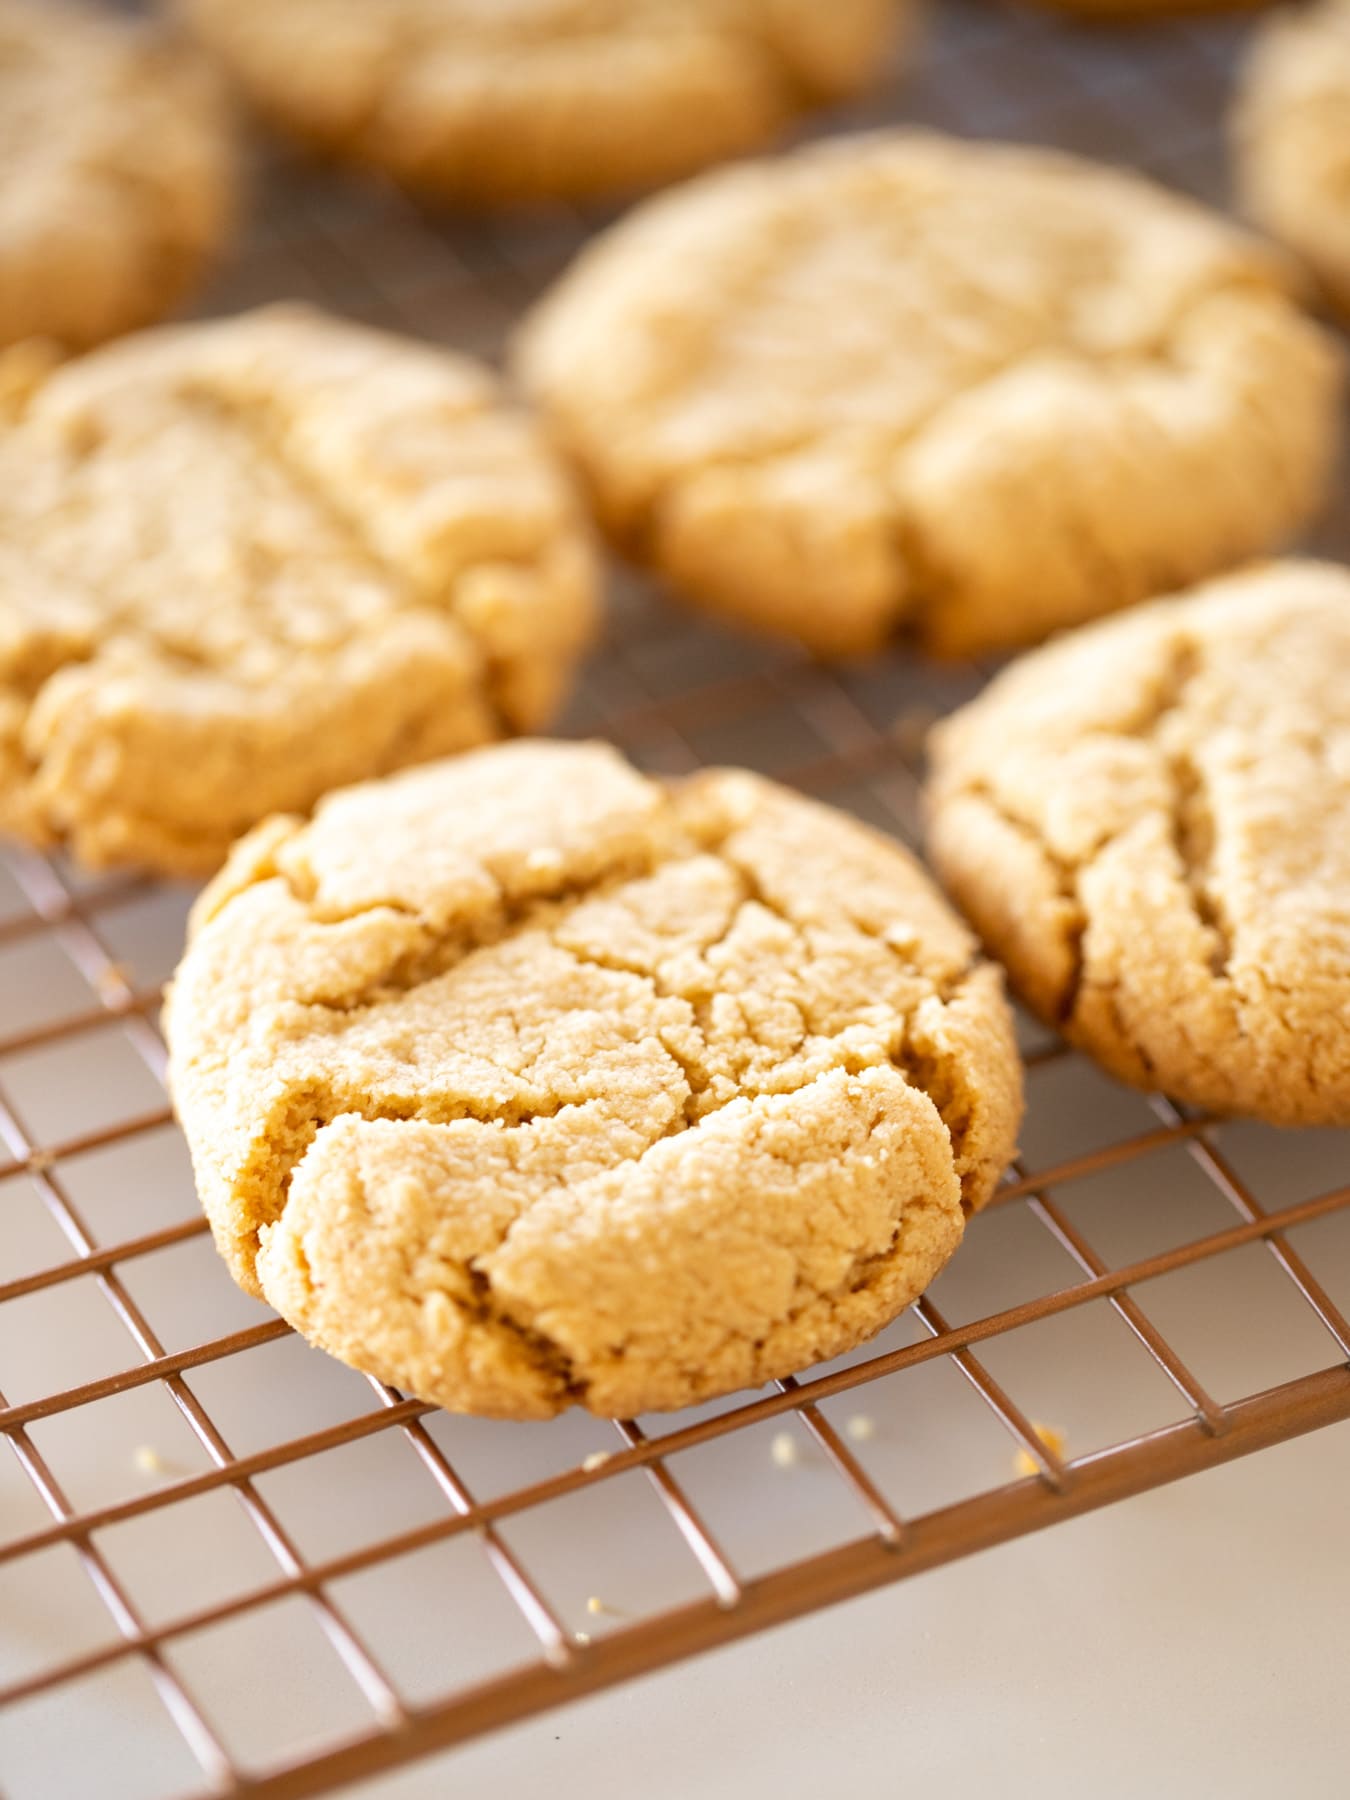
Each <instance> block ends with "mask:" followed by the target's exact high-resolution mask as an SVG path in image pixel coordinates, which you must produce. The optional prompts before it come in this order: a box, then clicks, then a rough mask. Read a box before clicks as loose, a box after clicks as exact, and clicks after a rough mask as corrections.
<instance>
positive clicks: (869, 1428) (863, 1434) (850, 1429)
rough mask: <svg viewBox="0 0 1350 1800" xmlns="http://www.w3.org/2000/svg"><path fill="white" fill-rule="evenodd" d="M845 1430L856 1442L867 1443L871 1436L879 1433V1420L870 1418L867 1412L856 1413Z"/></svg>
mask: <svg viewBox="0 0 1350 1800" xmlns="http://www.w3.org/2000/svg"><path fill="white" fill-rule="evenodd" d="M844 1430H845V1432H846V1433H847V1434H848V1436H849V1437H851V1438H852V1439H853V1441H854V1443H855V1444H865V1443H866V1442H867V1440H868V1439H869V1438H874V1437H875V1436H876V1435H877V1422H876V1420H875V1419H869V1418H868V1416H867V1414H866V1413H854V1415H853V1417H852V1418H851V1419H850V1420H849V1421H848V1423H847V1425H845V1427H844Z"/></svg>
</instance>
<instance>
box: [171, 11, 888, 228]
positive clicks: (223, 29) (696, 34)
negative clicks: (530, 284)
mask: <svg viewBox="0 0 1350 1800" xmlns="http://www.w3.org/2000/svg"><path fill="white" fill-rule="evenodd" d="M177 5H178V10H179V12H180V13H181V15H182V16H183V17H184V18H185V19H186V21H187V22H188V23H189V24H190V25H191V27H192V28H193V29H194V30H195V32H196V33H197V35H198V37H199V38H200V40H201V41H202V42H203V44H205V45H207V46H208V47H209V48H210V49H211V50H212V51H213V52H214V53H215V54H216V55H217V56H218V57H219V58H220V60H221V62H222V63H223V64H224V65H225V67H226V68H227V69H228V70H229V71H230V73H231V74H232V75H233V76H234V78H235V79H236V80H237V81H238V82H239V84H240V86H241V87H242V88H243V90H244V92H245V93H246V94H247V95H248V96H249V98H250V99H251V101H252V102H253V103H254V105H255V106H256V107H257V108H258V109H259V110H260V111H261V112H262V113H263V114H264V116H265V117H267V118H268V119H269V120H270V121H271V122H272V123H273V124H275V125H276V126H278V127H279V128H281V129H282V130H285V131H288V132H290V133H291V134H293V135H294V136H296V137H298V138H300V139H301V140H302V141H304V142H306V143H308V144H310V145H311V146H313V147H315V148H317V149H319V150H321V151H323V152H325V153H326V154H329V155H332V156H336V157H339V158H341V159H342V160H344V161H347V162H351V163H355V164H358V165H361V166H364V167H367V168H372V169H377V170H380V171H382V172H384V173H385V174H387V175H390V176H392V177H393V178H394V179H395V180H396V181H398V182H400V183H401V184H403V185H404V186H405V187H408V188H410V189H412V190H414V191H416V192H418V193H420V194H422V195H424V196H427V197H430V198H432V199H439V200H447V201H451V202H455V203H459V204H467V205H470V206H481V205H492V204H500V203H510V202H520V201H537V200H548V199H573V200H584V199H589V198H594V197H597V196H602V195H609V194H615V193H621V192H625V191H631V190H633V189H635V188H643V187H652V186H655V185H657V184H659V183H661V182H664V181H672V180H675V179H676V178H678V177H679V176H682V175H688V174H690V173H692V172H693V171H694V170H696V169H700V168H703V167H705V166H706V165H707V164H709V163H714V162H717V161H719V160H721V159H722V158H724V157H728V156H734V155H737V154H739V153H740V152H742V151H745V150H749V149H753V148H754V147H755V146H756V145H759V144H762V143H764V142H766V141H767V140H768V139H769V138H771V137H773V136H775V135H776V134H777V133H778V132H779V131H781V130H782V129H783V128H784V127H785V126H786V125H788V124H789V123H790V122H791V121H792V120H793V119H794V118H795V117H796V116H797V115H798V114H799V113H801V112H803V111H806V110H808V109H810V108H812V107H816V106H821V105H825V104H828V103H829V102H831V101H836V100H839V99H842V98H843V97H845V96H846V95H849V94H852V93H854V92H856V91H857V90H858V89H860V88H862V87H863V86H865V85H866V83H867V82H868V81H869V79H870V78H871V77H872V76H873V75H874V74H875V73H876V72H877V71H878V69H879V68H880V66H881V64H882V63H883V61H884V59H885V56H886V52H887V50H888V48H889V46H890V44H891V42H892V39H893V36H894V34H895V28H896V25H897V23H898V21H899V19H900V17H901V16H902V15H903V14H904V13H905V12H907V10H908V6H907V4H902V0H832V3H831V4H830V5H829V6H828V7H821V6H820V5H819V4H818V3H817V0H675V3H674V4H672V0H513V3H512V4H509V5H503V4H502V0H380V3H379V4H378V5H374V6H372V5H370V4H369V0H286V4H284V5H277V4H275V0H177Z"/></svg>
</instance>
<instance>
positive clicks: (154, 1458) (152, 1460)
mask: <svg viewBox="0 0 1350 1800" xmlns="http://www.w3.org/2000/svg"><path fill="white" fill-rule="evenodd" d="M131 1460H132V1462H134V1463H135V1465H136V1468H137V1469H138V1471H139V1472H140V1473H141V1474H142V1475H183V1474H186V1473H187V1471H186V1470H185V1469H184V1468H183V1467H182V1465H181V1464H179V1463H174V1462H170V1461H169V1459H168V1458H167V1457H165V1456H161V1455H160V1453H159V1451H158V1450H156V1449H155V1446H154V1445H153V1444H137V1446H136V1448H135V1449H134V1450H133V1451H132V1453H131Z"/></svg>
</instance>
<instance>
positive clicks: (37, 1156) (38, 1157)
mask: <svg viewBox="0 0 1350 1800" xmlns="http://www.w3.org/2000/svg"><path fill="white" fill-rule="evenodd" d="M55 1161H56V1158H55V1157H54V1156H53V1155H52V1153H51V1151H50V1150H31V1151H30V1152H29V1154H28V1173H29V1174H30V1175H45V1174H46V1173H47V1171H48V1169H50V1168H51V1167H52V1165H53V1164H54V1163H55Z"/></svg>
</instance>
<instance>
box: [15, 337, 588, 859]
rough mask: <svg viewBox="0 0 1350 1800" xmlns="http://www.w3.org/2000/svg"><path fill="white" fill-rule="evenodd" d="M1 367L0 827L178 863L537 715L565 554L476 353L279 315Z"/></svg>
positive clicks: (565, 610)
mask: <svg viewBox="0 0 1350 1800" xmlns="http://www.w3.org/2000/svg"><path fill="white" fill-rule="evenodd" d="M11 357H12V358H15V359H17V360H18V361H20V362H21V363H22V371H21V372H22V374H23V377H24V380H23V382H21V383H19V384H17V391H16V393H15V394H14V395H12V396H11V406H12V408H13V410H14V411H15V412H16V413H17V417H16V418H15V419H14V420H13V422H11V423H9V424H8V425H3V424H0V827H3V828H4V829H7V830H9V831H12V832H16V833H18V834H19V835H20V836H23V837H25V838H28V839H29V840H30V841H32V842H34V843H37V844H39V845H50V844H61V843H64V844H66V845H68V846H69V847H70V848H71V849H72V850H73V851H74V852H75V853H76V854H77V855H78V856H80V857H81V858H82V859H83V860H84V861H86V862H88V863H92V864H109V863H128V862H135V863H144V864H147V865H149V866H150V867H152V868H156V869H161V870H166V871H169V872H174V873H185V874H193V873H197V872H205V871H208V870H210V869H212V868H215V867H216V866H217V865H218V864H219V863H220V862H221V860H222V859H223V857H224V855H225V852H226V850H227V849H228V847H229V845H230V843H231V841H232V840H233V839H234V838H235V837H236V836H237V835H238V834H239V832H241V831H242V830H244V829H245V828H246V827H247V826H249V825H251V824H253V823H254V821H255V820H257V819H259V818H261V817H262V816H263V815H264V814H266V813H269V812H272V811H275V810H277V809H289V810H298V809H302V808H305V807H308V806H309V805H311V804H312V802H313V801H314V800H316V799H317V798H318V796H319V795H320V794H321V793H323V792H324V791H325V790H326V789H327V788H330V787H335V786H338V785H339V784H341V783H343V782H346V781H351V780H354V779H357V778H359V777H361V776H365V775H370V774H378V773H381V772H383V771H384V770H387V769H392V768H398V767H400V766H401V765H403V764H405V763H411V762H418V761H423V760H425V759H427V758H430V757H433V756H440V755H443V754H445V753H446V752H447V751H451V750H457V749H462V748H464V747H465V746H466V745H470V744H477V743H481V742H483V741H484V740H485V739H489V738H494V737H499V736H502V735H503V734H506V733H510V732H515V731H521V730H529V729H532V728H535V727H537V726H538V725H540V724H541V723H542V722H543V721H544V720H545V719H546V718H547V717H548V716H549V715H550V714H551V712H552V711H553V709H554V706H555V704H556V703H557V702H558V700H559V699H560V698H561V696H562V694H563V693H564V692H565V690H566V688H567V686H568V683H569V680H570V676H571V672H572V669H573V666H574V664H575V662H576V659H577V656H578V655H579V653H580V651H581V649H582V647H583V645H584V643H585V642H586V640H587V638H588V637H589V634H590V632H591V629H592V625H593V622H594V617H595V574H594V566H593V560H592V555H591V551H590V546H589V543H588V540H587V537H586V533H585V528H584V525H583V523H582V521H581V519H580V517H579V515H578V512H577V509H576V506H575V503H574V500H573V497H572V494H571V491H570V488H569V486H568V483H567V481H566V479H565V477H564V476H563V475H562V474H561V472H560V471H559V470H558V468H557V467H556V465H555V463H554V461H553V459H552V458H551V456H550V455H549V453H548V451H547V449H546V448H545V447H544V446H543V445H542V444H541V443H540V442H539V439H538V436H537V433H536V431H535V429H534V427H533V426H532V425H531V424H530V423H529V422H528V421H527V420H526V419H524V418H523V417H522V416H521V415H520V414H519V413H517V412H515V411H513V410H510V409H509V408H508V407H507V406H506V405H505V403H504V401H503V399H502V396H501V394H500V391H499V389H498V386H497V384H496V382H495V380H494V378H493V377H492V376H491V375H490V374H489V373H488V371H487V370H485V369H483V368H481V367H479V366H478V365H477V364H476V363H472V362H470V361H468V360H466V359H465V358H463V357H459V356H453V355H450V354H448V353H447V352H445V351H442V350H439V349H433V348H432V347H430V346H429V345H423V344H416V343H412V342H409V341H406V340H400V339H398V338H393V337H387V336H385V335H383V334H381V333H378V332H374V331H368V330H366V329H364V328H361V327H358V326H355V325H349V324H343V323H339V322H338V321H337V320H335V319H330V318H325V317H324V316H323V315H321V314H318V313H313V312H308V311H305V310H303V309H299V308H295V309H290V308H281V309H275V310H268V311H263V312H258V313H251V314H246V315H244V316H243V317H240V318H236V319H230V320H226V321H221V322H217V323H212V324H207V325H188V326H180V327H175V328H161V329H160V330H158V331H154V332H147V333H145V334H143V335H142V336H140V337H136V338H128V339H126V340H124V341H123V342H121V343H119V344H116V345H111V346H109V347H107V348H105V349H102V350H99V351H96V352H94V353H93V354H91V355H89V356H86V357H84V358H83V359H81V360H79V361H76V362H72V363H69V364H67V365H65V366H64V367H62V368H59V369H57V370H56V371H55V372H54V373H50V374H48V375H47V378H46V379H43V378H42V372H41V370H40V368H36V367H33V366H31V365H30V362H29V360H28V359H27V358H26V357H25V356H23V355H22V353H21V352H20V351H15V352H11ZM4 386H5V383H4V380H3V371H2V370H0V392H3V390H4Z"/></svg>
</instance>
